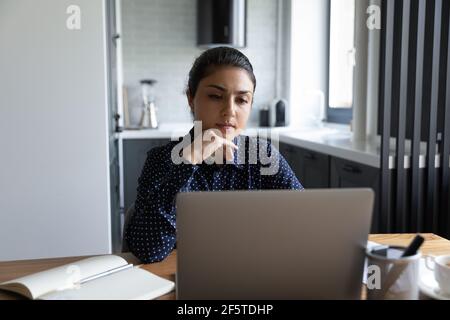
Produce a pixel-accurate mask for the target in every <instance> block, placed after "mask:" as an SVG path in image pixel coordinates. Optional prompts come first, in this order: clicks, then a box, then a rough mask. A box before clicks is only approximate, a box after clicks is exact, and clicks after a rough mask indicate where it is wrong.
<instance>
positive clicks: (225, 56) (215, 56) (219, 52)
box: [186, 47, 256, 97]
mask: <svg viewBox="0 0 450 320" xmlns="http://www.w3.org/2000/svg"><path fill="white" fill-rule="evenodd" d="M222 66H230V67H237V68H241V69H244V70H245V71H247V73H248V75H249V77H250V80H251V81H252V82H253V91H255V88H256V78H255V75H254V73H253V67H252V64H251V63H250V61H249V60H248V58H247V57H246V56H245V55H244V54H243V53H242V52H240V51H239V50H237V49H234V48H230V47H216V48H212V49H208V50H206V51H204V52H203V53H202V54H201V55H200V56H199V57H198V58H197V59H195V62H194V64H193V65H192V68H191V71H189V80H188V87H187V90H186V93H188V94H189V95H191V96H192V97H194V96H195V94H196V92H197V88H198V84H199V83H200V81H201V80H202V79H203V78H205V77H207V76H208V75H210V74H211V73H213V72H214V70H215V68H217V67H222Z"/></svg>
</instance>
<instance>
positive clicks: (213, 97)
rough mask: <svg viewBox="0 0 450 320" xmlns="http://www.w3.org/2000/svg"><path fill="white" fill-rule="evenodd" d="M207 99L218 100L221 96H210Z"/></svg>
mask: <svg viewBox="0 0 450 320" xmlns="http://www.w3.org/2000/svg"><path fill="white" fill-rule="evenodd" d="M209 97H210V98H211V99H214V100H219V99H220V98H221V96H219V95H217V94H210V95H209Z"/></svg>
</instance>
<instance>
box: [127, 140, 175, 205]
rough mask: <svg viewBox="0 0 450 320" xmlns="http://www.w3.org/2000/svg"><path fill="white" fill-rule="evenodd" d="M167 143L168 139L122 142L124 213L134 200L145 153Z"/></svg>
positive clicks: (145, 157) (145, 156)
mask: <svg viewBox="0 0 450 320" xmlns="http://www.w3.org/2000/svg"><path fill="white" fill-rule="evenodd" d="M169 142H170V140H169V139H127V140H124V141H123V180H124V206H125V208H124V209H125V212H126V210H127V209H128V208H129V207H130V206H131V204H132V203H133V202H134V201H135V200H136V195H137V192H136V189H137V186H138V179H139V176H140V175H141V172H142V169H143V167H144V163H145V160H146V159H147V152H148V151H150V150H151V149H153V148H155V147H159V146H162V145H165V144H166V143H169Z"/></svg>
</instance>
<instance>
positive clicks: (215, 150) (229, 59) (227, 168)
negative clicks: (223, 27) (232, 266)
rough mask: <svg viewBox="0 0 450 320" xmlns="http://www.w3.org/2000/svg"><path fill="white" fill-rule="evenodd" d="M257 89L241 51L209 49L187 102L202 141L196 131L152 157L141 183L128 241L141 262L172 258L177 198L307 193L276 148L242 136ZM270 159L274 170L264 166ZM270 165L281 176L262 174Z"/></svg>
mask: <svg viewBox="0 0 450 320" xmlns="http://www.w3.org/2000/svg"><path fill="white" fill-rule="evenodd" d="M255 88H256V79H255V76H254V74H253V67H252V65H251V64H250V62H249V60H248V59H247V57H246V56H245V55H244V54H242V53H241V52H240V51H238V50H236V49H232V48H228V47H218V48H213V49H209V50H207V51H205V52H204V53H203V54H201V55H200V56H199V57H198V58H197V59H196V61H195V62H194V65H193V66H192V69H191V71H190V72H189V81H188V88H187V90H186V96H187V100H188V104H189V107H190V109H191V112H192V114H193V116H194V120H196V122H195V123H196V124H197V123H200V124H201V126H202V128H201V130H200V133H202V134H198V132H196V131H197V130H195V129H196V127H194V128H193V129H191V130H190V132H189V134H188V135H187V136H186V137H185V138H187V139H183V141H184V143H180V142H176V141H175V142H170V143H168V144H167V145H165V146H163V147H159V148H154V149H152V150H150V151H149V152H148V154H147V160H146V162H145V165H144V168H143V171H142V174H141V176H140V178H139V180H138V189H137V192H138V194H137V199H136V201H135V214H134V215H133V216H132V217H131V218H130V222H129V223H128V225H127V229H126V233H125V240H126V241H127V244H128V246H129V248H130V250H131V252H132V253H133V254H134V255H135V256H136V257H138V258H139V259H140V260H141V261H142V262H144V263H149V262H156V261H161V260H163V259H164V258H165V257H167V255H169V253H170V252H171V251H172V250H173V248H174V246H175V242H176V210H175V196H176V194H177V193H178V192H189V191H207V190H214V191H219V190H262V189H297V190H300V189H303V187H302V185H301V184H300V182H299V181H298V180H297V178H296V177H295V174H294V173H293V172H292V170H291V168H290V167H289V165H288V164H287V162H286V160H285V159H284V158H283V157H282V156H281V155H280V153H279V152H278V151H277V150H276V149H275V148H272V147H271V145H270V143H268V142H267V141H266V140H262V139H261V140H260V139H258V138H249V137H245V136H242V135H240V132H242V130H243V129H244V128H245V126H246V124H247V120H248V117H249V115H250V111H251V109H252V103H253V95H254V92H255ZM198 121H199V122H198ZM195 134H196V135H195ZM194 135H195V136H194ZM205 137H207V138H205ZM186 142H187V143H186ZM176 148H177V149H176ZM175 149H176V152H174V150H175ZM261 151H264V152H261ZM262 154H265V155H268V156H269V157H262V156H261V155H262ZM174 155H175V157H174ZM177 156H179V157H178V158H179V159H177ZM252 156H253V157H252ZM213 157H214V159H215V162H214V163H212V164H211V159H213ZM223 158H225V159H223ZM180 159H181V160H182V161H178V160H180ZM251 159H253V161H251ZM267 159H271V161H270V162H271V163H267V161H265V162H264V161H263V160H267ZM220 160H224V161H220ZM274 160H275V161H274ZM275 162H276V165H275V166H273V163H275ZM267 164H269V167H270V168H272V169H273V168H275V169H276V170H266V171H264V170H265V169H268V168H267Z"/></svg>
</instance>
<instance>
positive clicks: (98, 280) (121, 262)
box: [0, 255, 175, 300]
mask: <svg viewBox="0 0 450 320" xmlns="http://www.w3.org/2000/svg"><path fill="white" fill-rule="evenodd" d="M174 288H175V284H174V282H172V281H169V280H166V279H164V278H161V277H159V276H157V275H155V274H153V273H151V272H148V271H146V270H143V269H140V268H139V267H137V266H133V265H132V264H128V263H127V261H125V259H123V258H121V257H119V256H115V255H104V256H98V257H92V258H86V259H83V260H80V261H75V262H73V263H70V264H66V265H63V266H60V267H57V268H53V269H49V270H46V271H42V272H38V273H34V274H31V275H28V276H25V277H22V278H18V279H14V280H11V281H7V282H3V283H0V289H3V290H8V291H12V292H15V293H18V294H21V295H23V296H25V297H27V298H29V299H40V300H66V299H67V300H96V299H98V300H131V299H135V300H144V299H145V300H148V299H155V298H157V297H159V296H162V295H164V294H166V293H169V292H171V291H172V290H174Z"/></svg>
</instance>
